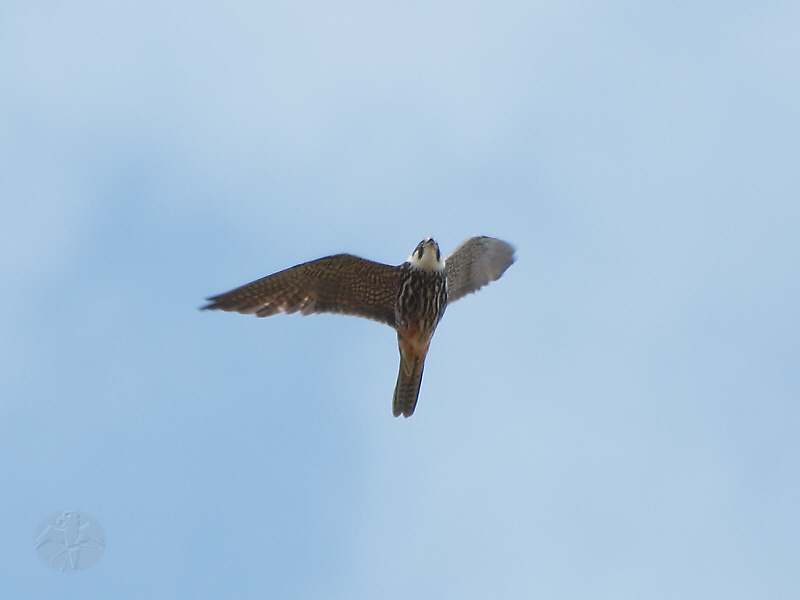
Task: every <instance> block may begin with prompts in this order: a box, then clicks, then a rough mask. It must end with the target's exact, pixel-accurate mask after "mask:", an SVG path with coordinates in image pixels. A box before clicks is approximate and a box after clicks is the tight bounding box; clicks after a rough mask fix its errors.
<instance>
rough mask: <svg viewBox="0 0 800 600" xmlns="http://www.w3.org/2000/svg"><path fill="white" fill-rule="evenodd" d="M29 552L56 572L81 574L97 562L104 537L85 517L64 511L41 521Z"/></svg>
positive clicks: (93, 522)
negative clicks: (32, 549)
mask: <svg viewBox="0 0 800 600" xmlns="http://www.w3.org/2000/svg"><path fill="white" fill-rule="evenodd" d="M33 548H34V549H35V550H36V554H38V555H39V558H41V559H42V562H43V563H44V564H46V565H47V566H49V567H51V568H53V569H55V570H56V571H61V572H62V573H64V572H75V571H83V570H84V569H88V568H89V567H91V566H92V565H93V564H94V563H96V562H97V561H98V560H100V557H101V556H102V555H103V551H104V550H105V549H106V534H105V532H104V531H103V528H102V527H100V523H98V522H97V521H96V520H95V519H93V518H92V517H91V516H89V515H87V514H86V513H82V512H81V511H79V510H65V511H62V512H58V513H54V514H52V515H50V516H49V517H47V518H46V519H45V520H44V521H42V523H41V524H40V525H39V527H38V528H37V530H36V535H35V536H34V538H33Z"/></svg>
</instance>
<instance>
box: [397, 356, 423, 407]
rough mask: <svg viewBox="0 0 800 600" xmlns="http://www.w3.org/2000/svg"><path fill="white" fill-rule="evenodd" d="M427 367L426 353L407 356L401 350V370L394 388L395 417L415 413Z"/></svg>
mask: <svg viewBox="0 0 800 600" xmlns="http://www.w3.org/2000/svg"><path fill="white" fill-rule="evenodd" d="M424 367H425V355H424V354H423V355H422V356H415V357H405V356H403V352H402V350H401V352H400V372H399V373H398V374H397V385H396V386H395V388H394V399H393V400H392V412H393V413H394V416H395V417H399V416H400V415H403V416H404V417H410V416H411V415H413V414H414V409H415V408H416V406H417V398H418V397H419V385H420V383H422V369H423V368H424Z"/></svg>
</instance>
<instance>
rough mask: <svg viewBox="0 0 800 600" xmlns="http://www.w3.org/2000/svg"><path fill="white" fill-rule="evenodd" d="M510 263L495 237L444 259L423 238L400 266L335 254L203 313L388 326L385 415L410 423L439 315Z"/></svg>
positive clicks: (507, 248)
mask: <svg viewBox="0 0 800 600" xmlns="http://www.w3.org/2000/svg"><path fill="white" fill-rule="evenodd" d="M513 262H514V247H513V246H511V245H510V244H507V243H506V242H503V241H501V240H498V239H495V238H491V237H485V236H476V237H471V238H469V239H468V240H466V241H465V242H464V243H463V244H461V245H460V246H459V247H458V248H456V249H455V250H454V251H453V253H452V254H450V255H449V256H448V257H447V258H445V259H444V260H443V259H442V256H441V254H440V252H439V245H438V244H437V243H436V241H435V240H433V239H432V238H427V239H424V240H422V241H421V242H420V243H419V244H418V245H417V247H416V248H415V249H414V252H413V253H412V254H411V256H410V257H409V258H408V260H407V261H406V262H404V263H403V264H401V265H399V266H392V265H384V264H382V263H378V262H373V261H371V260H366V259H364V258H359V257H358V256H353V255H351V254H335V255H333V256H326V257H325V258H320V259H317V260H312V261H310V262H306V263H302V264H300V265H296V266H294V267H290V268H288V269H285V270H283V271H279V272H278V273H275V274H273V275H268V276H267V277H263V278H261V279H258V280H256V281H253V282H252V283H248V284H247V285H243V286H241V287H238V288H236V289H234V290H231V291H230V292H226V293H224V294H220V295H219V296H213V297H211V298H208V299H207V300H208V302H209V303H208V304H207V305H206V306H204V307H202V308H203V309H204V310H225V311H234V312H239V313H242V314H255V315H256V316H259V317H269V316H271V315H275V314H278V313H281V312H285V313H293V312H298V311H299V312H300V313H301V314H303V315H310V314H314V313H339V314H345V315H353V316H356V317H364V318H367V319H373V320H375V321H378V322H380V323H385V324H386V325H389V326H390V327H392V328H393V329H395V330H396V331H397V343H398V346H399V347H400V372H399V374H398V375H397V385H396V386H395V389H394V398H393V400H392V412H393V414H394V416H395V417H397V416H400V415H403V416H404V417H410V416H411V415H412V414H414V408H415V407H416V405H417V398H418V397H419V386H420V383H421V382H422V369H423V367H424V366H425V357H426V356H427V354H428V347H429V346H430V343H431V338H432V337H433V332H434V331H435V330H436V326H437V325H438V324H439V321H440V320H441V318H442V315H444V311H445V309H446V308H447V306H448V305H449V304H452V303H453V302H455V301H456V300H458V299H459V298H462V297H463V296H465V295H467V294H471V293H472V292H475V291H477V290H478V289H480V288H482V287H483V286H484V285H486V284H487V283H489V282H490V281H495V280H497V279H499V278H500V276H501V275H502V274H503V273H505V271H506V269H508V267H510V266H511V264H512V263H513Z"/></svg>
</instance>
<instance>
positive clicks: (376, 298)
mask: <svg viewBox="0 0 800 600" xmlns="http://www.w3.org/2000/svg"><path fill="white" fill-rule="evenodd" d="M399 287H400V269H399V267H392V266H389V265H384V264H381V263H376V262H373V261H371V260H366V259H363V258H359V257H358V256H352V255H350V254H336V255H334V256H327V257H325V258H320V259H318V260H312V261H311V262H307V263H303V264H301V265H297V266H296V267H291V268H289V269H286V270H284V271H280V272H278V273H275V274H274V275H268V276H267V277H264V278H262V279H258V280H257V281H254V282H252V283H248V284H247V285H243V286H242V287H239V288H236V289H235V290H231V291H230V292H227V293H225V294H220V295H219V296H214V297H213V298H208V301H209V304H208V305H206V306H204V307H203V309H210V310H227V311H236V312H240V313H243V314H255V315H257V316H259V317H269V316H271V315H275V314H277V313H280V312H285V313H293V312H297V311H300V312H301V313H302V314H304V315H309V314H312V313H326V312H327V313H340V314H345V315H354V316H356V317H365V318H367V319H373V320H375V321H380V322H381V323H386V324H387V325H389V326H391V327H394V326H395V318H394V309H395V302H396V300H397V292H398V289H399Z"/></svg>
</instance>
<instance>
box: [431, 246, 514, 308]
mask: <svg viewBox="0 0 800 600" xmlns="http://www.w3.org/2000/svg"><path fill="white" fill-rule="evenodd" d="M513 262H514V247H513V246H512V245H511V244H507V243H506V242H504V241H502V240H498V239H495V238H491V237H485V236H481V237H471V238H469V239H468V240H467V241H466V242H464V243H463V244H461V245H460V246H459V247H458V248H456V249H455V250H453V253H452V254H450V256H448V257H447V258H446V259H445V263H444V264H445V268H446V270H447V303H448V304H450V303H452V302H455V301H456V300H458V299H459V298H461V297H463V296H466V295H467V294H471V293H472V292H475V291H477V290H479V289H480V288H482V287H483V286H485V285H486V284H487V283H489V282H490V281H496V280H497V279H500V276H501V275H502V274H503V273H505V271H506V269H507V268H508V267H510V266H511V264H512V263H513Z"/></svg>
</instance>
